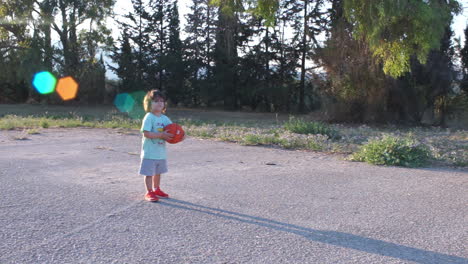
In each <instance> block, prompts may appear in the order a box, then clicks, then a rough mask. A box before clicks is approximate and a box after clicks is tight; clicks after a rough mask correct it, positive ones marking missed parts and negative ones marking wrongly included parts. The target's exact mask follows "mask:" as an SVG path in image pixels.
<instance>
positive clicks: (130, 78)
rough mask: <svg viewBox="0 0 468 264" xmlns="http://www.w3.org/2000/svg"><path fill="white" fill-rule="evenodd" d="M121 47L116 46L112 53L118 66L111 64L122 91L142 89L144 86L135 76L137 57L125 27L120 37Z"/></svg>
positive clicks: (112, 57)
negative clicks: (140, 84)
mask: <svg viewBox="0 0 468 264" xmlns="http://www.w3.org/2000/svg"><path fill="white" fill-rule="evenodd" d="M119 42H120V48H118V47H116V46H114V49H113V52H112V54H111V59H112V60H113V61H114V62H115V63H117V67H113V66H111V65H110V66H109V67H110V69H111V70H112V71H114V72H115V73H116V74H117V76H118V77H119V79H120V80H121V82H120V87H119V90H120V92H134V91H137V90H140V89H141V88H142V87H141V86H139V83H140V82H141V81H140V82H138V78H135V76H138V75H135V73H136V72H137V70H136V63H135V62H136V58H135V55H134V53H133V51H132V47H131V44H130V36H129V34H128V30H127V29H126V28H124V29H123V30H122V36H121V37H120V38H119Z"/></svg>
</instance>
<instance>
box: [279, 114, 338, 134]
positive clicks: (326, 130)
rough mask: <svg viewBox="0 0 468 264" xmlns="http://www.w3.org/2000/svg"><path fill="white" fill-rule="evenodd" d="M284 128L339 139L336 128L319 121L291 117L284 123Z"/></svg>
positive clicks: (298, 132)
mask: <svg viewBox="0 0 468 264" xmlns="http://www.w3.org/2000/svg"><path fill="white" fill-rule="evenodd" d="M284 128H285V129H286V130H288V131H291V132H293V133H297V134H305V135H317V134H319V135H325V136H328V137H329V138H330V139H340V135H339V133H338V131H337V130H335V129H333V128H331V127H330V126H328V125H326V124H324V123H321V122H311V121H304V120H302V119H298V118H295V117H291V118H290V119H289V121H287V122H286V123H284Z"/></svg>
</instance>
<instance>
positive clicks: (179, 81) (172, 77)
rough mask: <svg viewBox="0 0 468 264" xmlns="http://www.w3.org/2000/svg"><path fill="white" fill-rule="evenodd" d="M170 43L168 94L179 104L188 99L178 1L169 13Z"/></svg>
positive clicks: (168, 48)
mask: <svg viewBox="0 0 468 264" xmlns="http://www.w3.org/2000/svg"><path fill="white" fill-rule="evenodd" d="M168 34H169V42H168V45H167V55H166V61H167V67H166V69H167V92H168V97H169V98H170V99H171V100H172V101H173V102H174V103H175V104H177V103H178V102H180V101H184V100H186V99H187V94H186V91H185V87H184V80H185V74H184V73H185V66H184V61H183V45H182V41H181V40H180V26H179V10H178V7H177V1H176V2H174V3H173V5H172V9H171V12H170V13H169V33H168Z"/></svg>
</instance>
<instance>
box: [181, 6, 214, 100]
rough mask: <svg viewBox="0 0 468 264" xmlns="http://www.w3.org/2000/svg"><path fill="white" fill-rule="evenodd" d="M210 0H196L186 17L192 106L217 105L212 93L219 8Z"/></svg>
mask: <svg viewBox="0 0 468 264" xmlns="http://www.w3.org/2000/svg"><path fill="white" fill-rule="evenodd" d="M209 2H210V1H209V0H193V1H192V5H191V7H190V10H191V11H190V12H189V13H188V14H187V16H186V18H187V24H186V28H185V32H186V33H187V37H186V39H185V61H186V63H187V77H188V83H189V85H190V88H189V91H188V93H189V95H190V101H191V102H190V103H192V104H195V105H198V104H200V103H202V102H204V103H209V102H211V101H215V100H216V99H215V97H216V94H215V93H213V91H214V87H215V82H214V80H213V65H212V62H213V60H214V58H213V55H214V46H215V34H216V23H217V16H216V14H217V10H216V9H217V7H215V6H213V5H210V4H209Z"/></svg>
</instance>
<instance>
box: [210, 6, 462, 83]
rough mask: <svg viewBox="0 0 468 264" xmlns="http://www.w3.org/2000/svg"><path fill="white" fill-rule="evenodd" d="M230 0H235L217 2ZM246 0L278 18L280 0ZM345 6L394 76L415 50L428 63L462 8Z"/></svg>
mask: <svg viewBox="0 0 468 264" xmlns="http://www.w3.org/2000/svg"><path fill="white" fill-rule="evenodd" d="M230 1H235V0H218V1H216V2H230ZM244 1H247V2H253V3H254V7H253V12H254V13H255V14H261V15H263V16H264V17H269V18H270V19H269V21H273V20H274V17H275V10H276V9H277V8H278V0H244ZM236 2H237V1H236ZM241 2H242V1H241ZM343 9H344V13H345V16H346V18H347V19H348V21H349V22H350V23H351V24H352V25H353V26H354V31H353V32H354V36H355V37H356V38H358V39H360V38H364V40H365V41H366V42H367V44H368V45H369V49H370V50H371V51H372V54H373V55H374V56H375V57H376V58H377V59H378V60H379V61H381V63H382V64H383V70H384V72H385V73H386V74H388V75H390V76H393V77H398V76H402V75H403V74H404V73H405V72H407V71H409V69H410V64H409V63H410V58H411V56H413V55H414V54H416V57H417V59H418V60H419V61H420V62H422V63H424V62H425V61H426V59H427V56H428V54H429V52H430V51H431V50H433V49H437V48H438V47H439V45H440V39H441V38H442V36H443V35H444V30H445V26H446V25H447V22H449V21H450V20H451V17H452V14H454V13H459V12H460V10H461V9H460V4H459V3H458V1H456V0H426V1H420V0H410V1H394V0H377V1H376V0H345V1H344V6H343ZM428 25H430V26H428Z"/></svg>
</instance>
